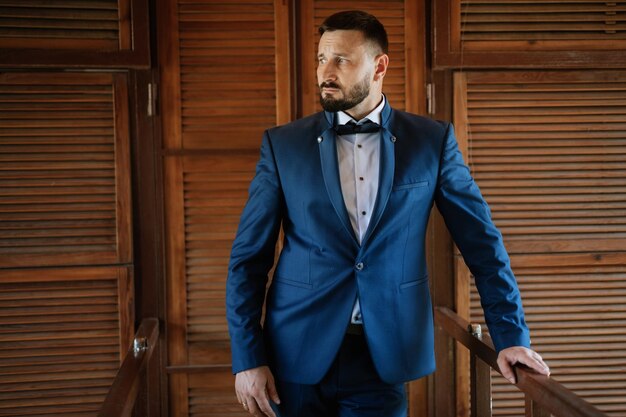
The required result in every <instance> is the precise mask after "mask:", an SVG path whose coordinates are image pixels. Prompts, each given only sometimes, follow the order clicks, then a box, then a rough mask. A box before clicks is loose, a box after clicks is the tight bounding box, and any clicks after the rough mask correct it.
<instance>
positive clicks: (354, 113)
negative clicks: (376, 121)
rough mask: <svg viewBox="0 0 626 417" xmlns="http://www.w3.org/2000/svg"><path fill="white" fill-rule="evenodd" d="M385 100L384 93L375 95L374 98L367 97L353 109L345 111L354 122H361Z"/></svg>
mask: <svg viewBox="0 0 626 417" xmlns="http://www.w3.org/2000/svg"><path fill="white" fill-rule="evenodd" d="M382 100H383V95H382V93H378V94H373V95H372V96H369V97H367V98H366V99H365V100H363V101H362V102H360V103H359V104H357V105H356V106H354V107H352V108H351V109H348V110H345V113H346V114H348V115H350V117H352V118H353V119H354V120H356V121H359V120H361V119H362V118H364V117H365V116H367V115H368V114H370V113H371V112H372V110H374V109H375V108H376V107H378V105H379V104H380V102H381V101H382Z"/></svg>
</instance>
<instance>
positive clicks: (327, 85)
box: [320, 81, 341, 89]
mask: <svg viewBox="0 0 626 417" xmlns="http://www.w3.org/2000/svg"><path fill="white" fill-rule="evenodd" d="M321 88H337V89H340V88H341V87H340V86H339V84H337V83H334V82H332V81H330V82H326V81H324V82H323V83H321V84H320V89H321Z"/></svg>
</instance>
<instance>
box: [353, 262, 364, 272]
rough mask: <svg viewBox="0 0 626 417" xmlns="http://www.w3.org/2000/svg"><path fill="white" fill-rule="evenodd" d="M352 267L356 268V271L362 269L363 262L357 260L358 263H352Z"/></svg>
mask: <svg viewBox="0 0 626 417" xmlns="http://www.w3.org/2000/svg"><path fill="white" fill-rule="evenodd" d="M354 267H355V268H356V270H357V271H360V270H362V269H363V262H359V263H358V264H356V265H354Z"/></svg>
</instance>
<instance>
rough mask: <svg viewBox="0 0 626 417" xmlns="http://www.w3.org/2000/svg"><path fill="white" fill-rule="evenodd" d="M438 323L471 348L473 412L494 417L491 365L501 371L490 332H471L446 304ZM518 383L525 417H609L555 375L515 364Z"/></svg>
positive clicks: (475, 416) (439, 311) (438, 314)
mask: <svg viewBox="0 0 626 417" xmlns="http://www.w3.org/2000/svg"><path fill="white" fill-rule="evenodd" d="M435 323H436V324H437V325H438V326H440V327H441V328H442V329H443V330H444V331H445V332H446V333H447V334H448V335H449V336H450V337H452V338H453V339H455V340H456V341H458V342H459V343H461V344H463V345H464V346H465V347H467V348H468V349H469V351H470V358H471V361H470V371H471V378H470V381H471V413H472V416H473V417H491V375H490V368H493V369H495V370H496V371H498V372H500V369H499V368H498V364H497V354H496V351H495V349H494V348H493V343H492V342H491V339H490V338H489V336H487V335H483V336H482V337H478V336H477V335H473V334H472V333H471V330H469V329H470V327H469V326H470V324H469V323H468V322H467V321H465V320H464V319H463V318H461V317H460V316H459V315H458V314H456V313H455V312H453V311H452V310H450V309H449V308H446V307H437V308H435ZM514 371H515V375H516V381H517V382H516V384H515V385H516V386H517V387H518V388H519V389H520V390H521V391H522V392H523V393H524V395H525V399H526V417H549V416H550V415H554V416H556V417H607V415H606V414H604V413H602V412H601V411H599V410H598V409H597V408H595V407H594V406H592V405H591V404H589V403H588V402H587V401H585V400H583V399H582V398H580V397H579V396H577V395H576V394H574V393H573V392H572V391H570V390H569V389H567V388H565V387H564V386H563V385H561V384H560V383H558V382H557V381H555V380H554V379H553V378H550V377H546V376H544V375H540V374H538V373H536V372H534V371H532V370H530V369H529V368H527V367H525V366H521V365H516V366H514Z"/></svg>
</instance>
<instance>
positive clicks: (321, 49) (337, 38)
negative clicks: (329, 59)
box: [317, 30, 367, 55]
mask: <svg viewBox="0 0 626 417" xmlns="http://www.w3.org/2000/svg"><path fill="white" fill-rule="evenodd" d="M366 43H367V42H366V40H365V37H364V36H363V33H361V32H360V31H358V30H333V31H327V32H324V34H323V35H322V37H321V38H320V42H319V45H318V49H317V50H318V54H319V55H323V54H325V53H330V54H333V55H351V54H354V53H360V52H361V51H362V49H363V48H364V47H365V45H366Z"/></svg>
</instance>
